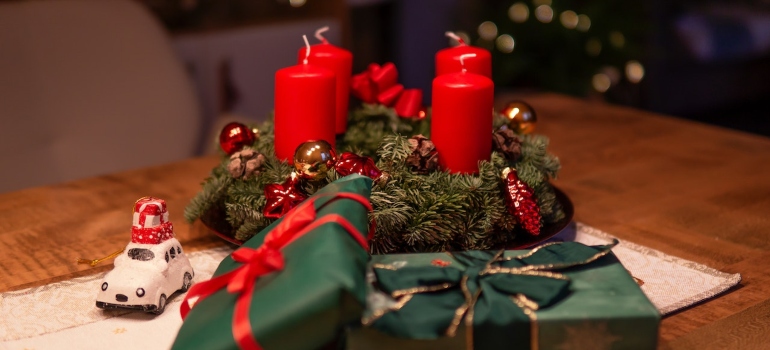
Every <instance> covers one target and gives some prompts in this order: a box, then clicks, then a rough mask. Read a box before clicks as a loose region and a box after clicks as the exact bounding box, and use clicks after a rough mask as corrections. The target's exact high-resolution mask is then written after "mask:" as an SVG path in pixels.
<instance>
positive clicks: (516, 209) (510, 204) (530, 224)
mask: <svg viewBox="0 0 770 350" xmlns="http://www.w3.org/2000/svg"><path fill="white" fill-rule="evenodd" d="M503 178H504V182H505V206H506V207H507V208H508V212H509V213H510V214H511V215H513V216H515V217H516V220H517V221H518V222H519V224H520V225H521V227H523V228H524V230H525V231H527V232H529V234H531V235H533V236H537V235H539V234H540V207H538V206H537V200H536V199H535V193H534V191H533V190H532V188H531V187H529V185H527V184H525V183H524V181H521V179H519V175H518V174H517V173H516V169H513V168H505V169H504V170H503Z"/></svg>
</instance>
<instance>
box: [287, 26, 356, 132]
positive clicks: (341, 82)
mask: <svg viewBox="0 0 770 350" xmlns="http://www.w3.org/2000/svg"><path fill="white" fill-rule="evenodd" d="M328 29H329V27H323V28H321V29H319V30H317V31H316V34H315V36H316V38H318V40H321V44H317V45H313V46H311V49H310V55H309V56H307V61H308V63H309V64H312V65H316V66H321V67H324V68H326V69H329V70H331V71H332V72H334V74H335V75H336V79H337V80H336V83H335V91H336V100H335V101H336V107H335V108H336V111H335V122H334V131H335V132H336V133H337V134H344V133H345V130H347V128H348V103H349V101H350V76H351V74H352V72H353V54H351V53H350V51H348V50H345V49H343V48H340V47H338V46H334V45H332V44H329V42H328V41H327V40H326V38H324V37H323V36H322V35H321V33H323V32H325V31H327V30H328ZM305 51H306V49H305V48H302V49H300V50H299V55H298V57H299V61H298V62H299V63H302V62H303V61H304V59H305Z"/></svg>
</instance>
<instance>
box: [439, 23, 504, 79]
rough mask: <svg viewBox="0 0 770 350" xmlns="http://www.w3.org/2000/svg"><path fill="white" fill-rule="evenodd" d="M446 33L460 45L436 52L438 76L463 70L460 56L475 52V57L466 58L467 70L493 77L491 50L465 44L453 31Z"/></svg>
mask: <svg viewBox="0 0 770 350" xmlns="http://www.w3.org/2000/svg"><path fill="white" fill-rule="evenodd" d="M446 35H447V36H448V37H450V38H453V39H455V40H457V41H458V42H459V43H460V45H458V46H455V47H449V48H446V49H441V50H439V51H438V52H437V53H436V76H439V75H442V74H448V73H458V72H460V71H462V69H463V67H462V65H461V64H460V56H461V55H467V54H475V56H474V57H471V56H467V57H466V58H465V62H464V63H465V68H466V69H467V71H468V72H469V73H475V74H480V75H483V76H485V77H487V78H490V79H492V55H491V54H490V53H489V51H487V50H485V49H482V48H480V47H476V46H469V45H467V44H465V41H464V40H463V39H462V38H460V37H458V36H457V35H455V34H454V33H452V32H447V33H446Z"/></svg>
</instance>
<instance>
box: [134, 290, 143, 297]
mask: <svg viewBox="0 0 770 350" xmlns="http://www.w3.org/2000/svg"><path fill="white" fill-rule="evenodd" d="M136 296H138V297H140V298H141V297H143V296H144V288H137V289H136Z"/></svg>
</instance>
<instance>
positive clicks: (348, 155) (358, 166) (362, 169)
mask: <svg viewBox="0 0 770 350" xmlns="http://www.w3.org/2000/svg"><path fill="white" fill-rule="evenodd" d="M334 170H336V171H337V174H340V175H342V176H348V175H350V174H354V173H355V174H361V175H364V176H368V177H370V178H372V180H378V179H379V178H380V176H381V175H382V171H381V170H380V169H378V168H377V166H376V165H374V160H373V159H372V158H370V157H367V156H359V155H357V154H355V153H352V152H345V153H343V154H342V155H340V156H339V159H337V163H336V164H335V165H334Z"/></svg>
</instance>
